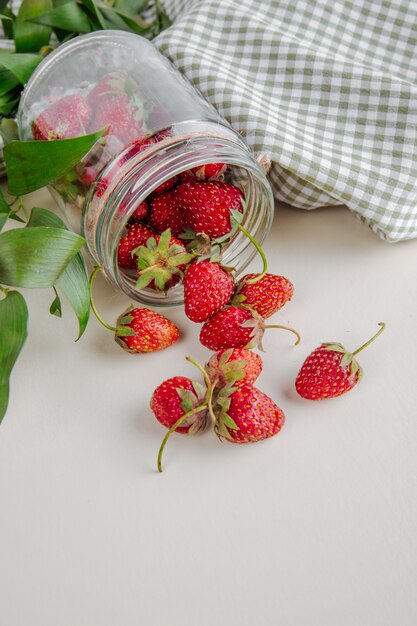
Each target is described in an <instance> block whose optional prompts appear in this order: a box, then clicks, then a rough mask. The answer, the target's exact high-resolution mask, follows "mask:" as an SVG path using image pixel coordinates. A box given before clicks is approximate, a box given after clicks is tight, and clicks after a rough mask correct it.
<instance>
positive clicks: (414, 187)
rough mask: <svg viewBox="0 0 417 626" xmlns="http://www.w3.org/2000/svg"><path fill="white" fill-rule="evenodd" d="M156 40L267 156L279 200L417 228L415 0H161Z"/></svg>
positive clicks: (391, 230)
mask: <svg viewBox="0 0 417 626" xmlns="http://www.w3.org/2000/svg"><path fill="white" fill-rule="evenodd" d="M163 4H164V7H165V9H166V11H167V13H168V15H169V17H170V18H171V20H172V21H173V25H172V26H171V27H170V28H169V29H168V30H166V31H164V32H163V33H162V34H161V35H159V37H158V38H157V39H156V40H155V43H156V44H157V46H158V47H159V49H160V50H161V51H162V52H163V53H164V55H166V56H167V57H168V58H169V59H170V60H171V61H172V62H173V63H174V64H175V65H176V66H177V67H178V68H179V69H180V70H181V72H183V73H184V74H185V75H186V76H187V77H188V78H189V79H190V80H191V82H192V83H193V84H194V85H195V86H196V87H197V88H198V89H199V90H200V91H201V92H202V93H203V95H204V96H205V97H206V98H207V99H208V100H209V101H210V102H211V103H212V104H213V105H214V106H215V107H216V108H217V109H218V110H219V112H220V113H221V114H222V115H223V116H224V117H225V118H226V119H227V120H229V122H230V123H231V124H232V125H233V126H234V128H235V129H237V130H238V131H239V132H240V133H241V135H242V136H243V137H245V139H246V141H247V143H248V144H249V146H250V147H251V148H252V149H253V150H254V151H255V153H259V154H266V155H268V156H269V157H270V159H271V160H272V163H273V165H272V169H271V171H270V180H271V183H272V186H273V189H274V193H275V197H276V198H277V199H278V200H281V201H284V202H287V203H289V204H291V205H293V206H296V207H300V208H303V209H313V208H316V207H322V206H336V205H340V204H346V205H347V206H348V207H349V208H350V209H351V210H352V212H353V213H354V214H355V215H356V216H358V217H359V218H360V219H361V220H363V221H364V222H366V223H367V224H368V225H369V226H370V227H371V228H372V230H374V231H375V232H376V233H378V235H380V236H381V237H383V238H384V239H386V240H388V241H399V240H404V239H410V238H413V237H417V133H416V131H417V63H416V58H417V26H416V25H417V3H413V2H410V0H262V1H261V0H164V3H163Z"/></svg>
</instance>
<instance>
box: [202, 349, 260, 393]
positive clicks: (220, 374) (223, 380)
mask: <svg viewBox="0 0 417 626" xmlns="http://www.w3.org/2000/svg"><path fill="white" fill-rule="evenodd" d="M206 372H207V374H208V376H209V378H210V380H211V384H212V385H213V386H215V387H224V386H225V385H226V384H228V383H232V384H233V386H234V387H241V386H242V385H252V384H253V383H254V382H255V380H256V379H257V378H258V376H259V374H260V373H261V372H262V359H261V357H260V356H259V355H258V354H255V352H252V351H251V350H246V349H245V348H229V349H227V350H220V351H219V352H217V353H216V354H213V356H212V357H211V358H210V360H209V362H208V363H207V365H206Z"/></svg>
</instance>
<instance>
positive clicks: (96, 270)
mask: <svg viewBox="0 0 417 626" xmlns="http://www.w3.org/2000/svg"><path fill="white" fill-rule="evenodd" d="M101 269H103V268H102V266H101V265H96V266H95V267H94V270H93V271H92V273H91V276H90V280H89V281H88V286H89V292H90V306H91V310H92V311H93V313H94V315H95V316H96V318H97V319H98V321H99V322H100V324H101V325H102V326H104V328H107V329H108V330H111V331H113V332H114V333H115V332H117V328H116V327H115V326H110V324H106V322H105V321H104V320H103V318H102V317H101V315H100V314H99V312H98V311H97V309H96V305H95V304H94V300H93V282H94V279H95V277H96V275H97V274H98V272H99V271H100V270H101Z"/></svg>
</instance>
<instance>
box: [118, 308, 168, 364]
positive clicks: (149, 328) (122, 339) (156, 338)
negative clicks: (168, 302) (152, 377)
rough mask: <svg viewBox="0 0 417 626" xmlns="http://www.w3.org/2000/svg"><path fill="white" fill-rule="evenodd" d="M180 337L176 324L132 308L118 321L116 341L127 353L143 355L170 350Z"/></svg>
mask: <svg viewBox="0 0 417 626" xmlns="http://www.w3.org/2000/svg"><path fill="white" fill-rule="evenodd" d="M179 336H180V333H179V330H178V328H177V327H176V326H175V324H173V322H171V321H170V320H169V319H167V318H166V317H164V316H163V315H160V314H159V313H155V312H154V311H151V310H149V309H133V308H132V307H130V308H129V309H127V311H125V313H123V314H122V315H121V316H120V317H119V319H118V320H117V327H116V333H115V340H116V341H117V343H118V344H119V345H120V346H122V348H123V349H124V350H126V351H127V352H132V353H142V352H156V351H157V350H164V349H165V348H169V346H172V344H173V343H175V342H176V341H177V340H178V338H179Z"/></svg>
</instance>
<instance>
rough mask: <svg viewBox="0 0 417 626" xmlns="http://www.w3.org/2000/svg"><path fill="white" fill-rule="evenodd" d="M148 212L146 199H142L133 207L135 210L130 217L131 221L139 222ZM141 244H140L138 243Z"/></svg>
mask: <svg viewBox="0 0 417 626" xmlns="http://www.w3.org/2000/svg"><path fill="white" fill-rule="evenodd" d="M148 212H149V206H148V203H147V202H146V200H142V202H141V203H140V204H138V206H137V207H136V209H135V212H134V213H133V215H132V216H131V217H130V221H131V222H140V221H141V220H144V219H146V218H147V216H148ZM140 245H141V244H140Z"/></svg>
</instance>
